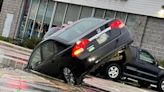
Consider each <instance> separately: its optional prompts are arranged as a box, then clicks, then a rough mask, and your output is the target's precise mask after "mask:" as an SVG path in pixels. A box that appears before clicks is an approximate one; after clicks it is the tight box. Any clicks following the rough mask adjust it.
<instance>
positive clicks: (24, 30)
mask: <svg viewBox="0 0 164 92" xmlns="http://www.w3.org/2000/svg"><path fill="white" fill-rule="evenodd" d="M31 7H32V0H31V1H30V6H29V10H28V14H27V18H26V22H25V27H24V29H23V35H22V41H23V38H24V35H25V32H26V28H27V23H28V19H29V16H30V12H31Z"/></svg>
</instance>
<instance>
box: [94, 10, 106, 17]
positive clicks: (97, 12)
mask: <svg viewBox="0 0 164 92" xmlns="http://www.w3.org/2000/svg"><path fill="white" fill-rule="evenodd" d="M103 14H104V10H103V9H96V10H95V15H94V17H97V18H102V17H103Z"/></svg>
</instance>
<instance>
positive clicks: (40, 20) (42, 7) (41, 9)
mask: <svg viewBox="0 0 164 92" xmlns="http://www.w3.org/2000/svg"><path fill="white" fill-rule="evenodd" d="M46 6H47V0H41V2H40V6H39V9H38V13H37V17H36V22H35V23H36V24H37V25H38V27H37V30H36V31H37V33H38V34H37V36H38V37H40V36H41V34H42V33H43V31H44V30H43V25H42V23H43V19H44V15H45V12H46Z"/></svg>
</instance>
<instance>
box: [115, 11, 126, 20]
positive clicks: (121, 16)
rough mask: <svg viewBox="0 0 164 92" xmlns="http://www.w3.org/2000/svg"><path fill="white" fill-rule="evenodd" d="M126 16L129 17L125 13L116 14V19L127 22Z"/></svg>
mask: <svg viewBox="0 0 164 92" xmlns="http://www.w3.org/2000/svg"><path fill="white" fill-rule="evenodd" d="M126 16H127V14H126V13H123V12H117V14H116V18H118V19H120V20H122V21H123V22H124V21H125V19H126Z"/></svg>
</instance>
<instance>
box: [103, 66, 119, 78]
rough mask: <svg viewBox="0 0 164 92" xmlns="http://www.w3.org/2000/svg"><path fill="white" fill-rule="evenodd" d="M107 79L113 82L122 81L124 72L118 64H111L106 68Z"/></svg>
mask: <svg viewBox="0 0 164 92" xmlns="http://www.w3.org/2000/svg"><path fill="white" fill-rule="evenodd" d="M105 75H106V77H107V78H109V79H112V80H118V79H121V76H122V70H121V67H120V66H119V65H118V64H114V63H113V64H109V65H108V66H107V68H106V73H105Z"/></svg>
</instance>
